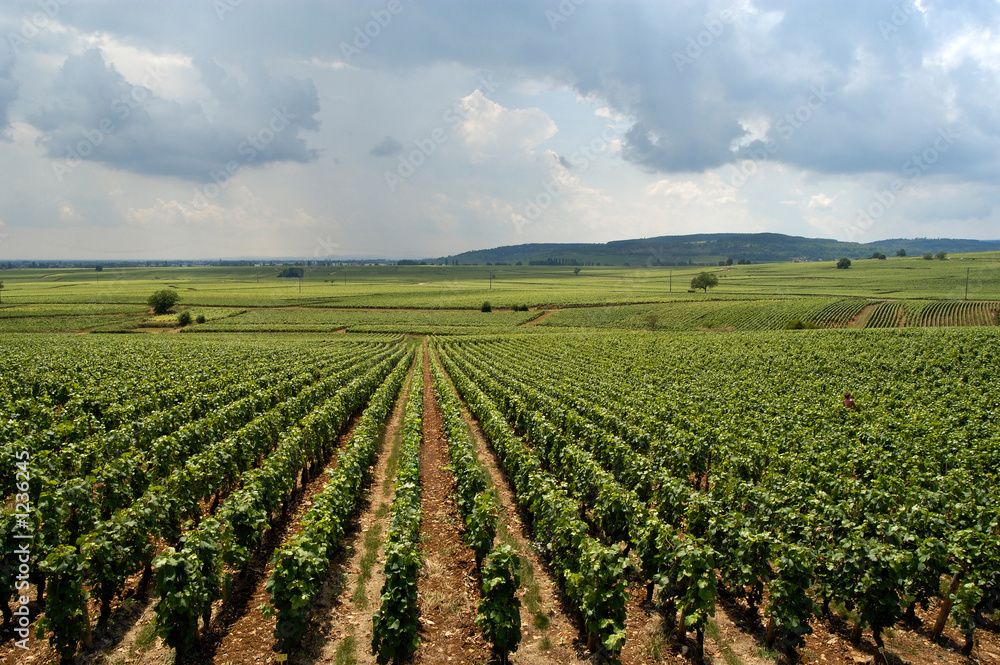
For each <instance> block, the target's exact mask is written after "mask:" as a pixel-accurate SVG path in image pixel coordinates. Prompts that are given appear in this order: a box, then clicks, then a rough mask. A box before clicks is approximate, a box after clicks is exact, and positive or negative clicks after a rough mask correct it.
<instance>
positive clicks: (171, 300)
mask: <svg viewBox="0 0 1000 665" xmlns="http://www.w3.org/2000/svg"><path fill="white" fill-rule="evenodd" d="M179 299H180V296H178V295H177V292H176V291H172V290H170V289H160V290H159V291H157V292H155V293H154V294H153V295H151V296H149V299H148V300H146V304H147V305H149V306H150V307H152V308H153V312H155V313H156V314H166V313H167V312H169V311H170V308H171V307H173V306H174V305H176V304H177V301H178V300H179Z"/></svg>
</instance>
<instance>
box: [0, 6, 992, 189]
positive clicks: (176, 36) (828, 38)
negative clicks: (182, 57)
mask: <svg viewBox="0 0 1000 665" xmlns="http://www.w3.org/2000/svg"><path fill="white" fill-rule="evenodd" d="M211 5H212V3H154V4H145V5H143V6H142V10H141V11H138V10H136V9H135V6H134V5H133V4H132V3H123V2H112V1H106V2H89V3H69V4H68V5H67V6H66V8H65V9H64V10H63V12H62V13H61V14H60V20H65V21H66V22H67V23H72V24H73V25H75V26H76V27H77V28H78V29H80V30H81V31H84V32H86V31H98V30H99V31H103V32H106V33H109V34H112V35H114V36H116V37H117V38H119V39H121V40H123V41H126V42H128V43H130V44H134V45H137V46H140V47H143V48H146V49H148V50H150V51H152V52H162V51H175V52H176V51H177V50H180V51H181V52H183V53H185V54H188V55H191V56H193V57H194V58H195V59H196V61H197V62H207V61H212V60H217V61H219V62H229V63H232V62H241V61H242V59H243V58H245V57H246V56H245V54H246V53H251V54H253V57H255V58H259V59H260V60H261V61H268V62H273V61H285V62H287V61H290V60H296V59H297V60H304V61H308V60H310V59H314V58H319V59H321V60H325V61H338V60H339V61H343V60H345V58H348V56H349V60H350V65H351V66H352V67H357V68H359V69H361V70H365V69H371V70H395V71H400V72H410V73H415V72H419V71H420V70H421V68H423V67H427V66H430V65H434V64H438V63H443V62H444V63H447V62H457V63H460V64H462V65H465V66H466V67H469V68H474V69H475V68H480V69H483V70H495V71H498V72H507V73H508V74H511V77H510V78H517V77H528V78H531V77H535V78H538V79H541V80H548V81H552V82H555V83H556V84H557V85H565V86H567V87H569V88H572V89H574V90H576V91H577V92H578V93H580V94H581V95H583V96H592V97H594V98H597V99H599V100H602V103H607V104H608V105H609V106H610V107H611V108H612V109H614V110H615V111H618V112H619V113H621V114H623V115H625V116H628V117H631V118H633V119H634V120H635V125H634V126H633V128H632V130H631V131H630V132H628V134H627V136H626V137H625V142H624V146H623V153H622V154H623V156H624V158H625V159H626V160H628V161H630V162H632V163H634V164H636V165H637V166H640V167H641V168H643V169H645V170H649V171H654V172H683V171H704V170H706V169H712V168H717V167H719V166H723V165H726V164H732V163H736V162H737V161H739V160H741V159H758V158H761V157H764V158H766V159H768V160H772V161H779V162H783V163H786V164H789V165H792V166H794V167H797V168H801V169H806V170H811V171H818V172H824V173H858V172H866V171H898V170H899V169H900V168H901V166H902V164H904V163H905V162H906V160H907V159H909V158H910V157H911V156H912V155H914V154H918V153H919V152H920V151H922V150H925V149H926V147H927V145H928V142H933V141H934V139H935V136H937V132H938V131H940V130H947V131H949V132H952V133H954V134H955V135H957V136H959V137H960V138H959V139H958V140H957V141H956V143H955V144H954V146H952V148H951V149H950V150H949V151H948V153H947V155H946V156H944V157H943V158H942V159H941V161H940V163H939V164H937V166H936V170H937V171H938V172H941V173H954V174H960V175H962V174H964V175H967V176H969V177H973V178H976V179H984V178H995V177H996V176H997V175H998V174H1000V162H998V159H1000V158H998V155H1000V118H998V113H997V111H996V104H995V100H996V99H997V98H998V97H1000V72H998V69H997V67H998V58H997V56H995V55H993V56H992V58H993V60H992V62H991V61H990V56H989V54H987V55H986V56H985V57H980V56H982V54H981V53H977V52H976V50H975V48H972V49H971V50H968V49H967V50H968V52H962V51H961V48H959V50H958V52H957V55H956V54H955V53H952V54H951V56H949V57H951V59H952V61H951V62H943V61H942V57H943V56H942V54H947V53H949V48H950V45H952V44H958V45H959V46H961V44H963V43H968V39H969V38H970V35H971V36H972V38H976V34H979V37H978V38H979V39H980V40H985V41H986V42H989V41H990V39H991V38H990V35H996V34H998V33H1000V18H998V16H1000V5H998V4H997V3H995V2H986V1H982V2H972V1H966V2H954V1H952V0H939V1H934V0H926V1H924V2H922V3H921V6H920V7H919V8H918V7H917V6H916V5H915V4H914V3H913V2H912V1H910V0H877V1H873V0H840V1H837V2H823V3H817V2H811V3H804V2H800V1H798V0H795V1H793V0H760V1H758V2H754V3H744V2H725V1H723V0H707V1H706V0H701V1H693V2H684V3H679V2H659V1H654V0H636V1H634V2H596V1H594V2H584V3H579V4H578V3H577V2H571V1H570V0H566V1H565V2H556V1H554V0H553V1H551V2H546V1H544V0H539V1H537V2H527V1H516V0H515V1H511V2H493V3H455V2H444V1H443V0H439V1H438V2H421V3H414V2H409V1H407V0H400V2H399V3H398V5H394V7H398V11H395V12H393V13H392V14H391V16H390V15H389V14H387V13H386V11H387V6H388V3H387V0H372V1H370V2H351V3H327V2H298V3H277V2H269V3H260V4H251V3H229V4H228V5H227V6H229V7H231V8H232V11H226V12H224V13H223V14H221V15H219V14H217V12H215V11H213V10H212V8H211ZM380 17H381V18H380ZM366 33H367V35H366ZM983 35H985V36H986V37H985V38H984V37H983ZM992 39H993V41H995V38H992ZM963 40H965V41H963ZM973 41H974V39H973ZM345 54H348V55H345ZM200 66H201V67H202V74H203V76H204V77H205V80H206V84H207V85H209V87H210V88H212V89H213V90H214V91H216V93H217V94H219V97H220V101H222V102H223V105H224V111H225V112H224V114H222V115H221V116H220V117H219V118H217V119H215V120H214V121H209V120H208V119H207V118H206V117H205V115H204V114H203V113H202V112H201V111H200V110H199V109H195V108H189V107H186V106H184V105H181V104H174V103H171V102H169V101H167V100H160V99H153V100H151V102H150V104H149V108H148V109H143V110H140V111H137V112H136V114H135V116H134V117H133V118H130V124H133V125H135V126H136V127H135V135H134V136H132V137H130V138H129V139H128V140H125V138H124V135H122V136H115V137H114V139H115V140H112V141H110V142H109V143H108V144H107V145H105V146H102V149H101V150H95V151H94V157H93V159H101V160H105V161H108V162H109V163H113V164H115V165H117V166H122V167H124V168H133V169H135V170H142V171H144V172H152V173H172V174H177V175H182V176H183V177H203V175H199V174H200V173H202V172H203V171H204V169H205V164H207V163H210V162H213V161H216V162H217V161H218V159H220V158H226V157H225V155H226V154H227V153H232V151H233V146H234V144H233V141H234V140H235V141H236V144H238V143H239V142H240V141H241V140H242V136H243V135H245V133H247V132H252V131H254V128H255V127H259V126H260V125H261V123H262V122H266V120H267V118H268V117H269V113H270V112H271V109H272V108H274V107H276V106H277V107H278V108H280V107H281V105H284V104H288V105H290V106H291V105H292V104H299V105H300V106H301V107H302V112H301V113H299V114H298V115H299V119H298V121H299V122H301V123H302V124H301V125H300V126H297V127H294V128H293V130H294V131H289V132H287V133H284V134H283V135H282V137H281V141H280V142H278V141H276V143H275V145H273V146H271V150H272V154H271V155H270V156H269V159H292V160H297V161H302V160H305V159H309V158H310V157H311V154H310V153H309V152H308V150H307V149H306V147H305V145H304V143H303V142H302V141H301V139H300V138H299V137H298V130H299V129H309V128H311V127H310V123H314V122H315V121H313V120H312V115H313V113H315V110H316V109H318V101H317V98H316V95H315V91H314V90H312V88H311V85H309V84H308V82H301V81H296V80H294V79H290V78H287V77H286V78H285V79H275V78H270V77H268V76H263V77H261V78H259V79H257V80H251V81H249V82H248V83H247V84H246V88H245V89H240V88H239V86H237V85H236V84H235V83H233V82H232V81H228V79H225V78H224V77H223V79H222V80H216V78H218V77H216V78H213V75H212V72H211V71H210V70H211V66H210V65H207V64H202V65H200ZM103 69H107V68H106V67H104V68H103ZM90 70H91V71H90V72H89V73H90V75H91V76H92V77H93V78H95V79H101V78H102V77H106V76H108V74H107V72H102V71H100V70H101V67H98V66H97V64H96V63H91V67H90ZM220 76H221V75H220ZM501 78H502V76H501ZM0 80H2V79H0ZM223 81H228V83H223ZM95 82H100V81H99V80H98V81H95ZM62 85H63V86H64V88H65V90H66V92H67V93H70V94H73V95H76V96H78V97H82V98H83V99H82V100H81V101H83V102H85V105H86V104H89V105H91V106H93V105H94V104H97V105H98V106H99V105H100V104H103V105H104V106H106V105H107V102H108V100H107V98H106V97H105V98H103V99H102V98H98V97H95V96H94V95H87V94H86V91H85V90H80V89H78V88H79V86H74V85H73V83H72V82H70V81H63V82H62ZM123 86H124V84H122V83H121V82H119V83H118V85H117V87H115V86H112V88H113V89H112V90H110V92H111V93H112V94H118V93H121V92H122V88H123ZM231 88H236V89H235V90H233V92H234V93H235V96H236V98H237V101H233V102H231V103H228V104H227V103H226V101H227V98H226V93H228V92H229V91H230V89H231ZM817 90H819V91H820V92H821V94H817V93H816V91H817ZM0 94H2V93H0ZM0 99H2V97H0ZM0 103H2V102H0ZM245 110H249V113H245V112H244V111H245ZM74 111H75V110H74V109H69V110H68V111H66V110H59V109H56V108H52V105H50V106H49V107H47V108H46V109H45V110H44V111H43V112H40V113H39V114H36V118H37V119H38V122H39V123H41V124H45V125H47V126H50V127H51V128H52V129H50V130H47V131H50V132H51V135H49V136H47V137H46V139H45V141H46V146H47V147H48V148H49V150H50V154H53V156H60V152H59V151H60V150H61V149H62V148H63V147H64V144H65V143H66V142H70V143H71V142H72V140H74V139H76V138H77V137H78V136H79V132H80V130H81V128H85V127H86V126H87V125H86V124H85V123H84V122H82V119H81V118H79V117H77V116H78V115H79V114H78V113H75V112H74ZM105 112H106V110H104V109H101V111H100V113H105ZM91 120H92V118H91ZM761 120H763V121H764V124H763V125H762V126H763V127H765V131H764V134H763V135H759V134H754V133H753V131H752V130H751V128H750V127H748V125H747V123H748V122H749V123H750V124H751V125H752V123H753V122H754V121H761ZM46 121H49V122H46ZM64 123H68V125H67V124H64ZM234 128H238V131H236V130H235V129H234ZM154 130H155V131H154ZM119 139H121V140H119ZM147 144H148V148H149V149H144V147H147ZM129 146H131V149H129ZM387 147H388V146H386V147H380V146H376V147H375V148H374V149H373V151H372V154H379V153H380V152H381V150H383V149H387Z"/></svg>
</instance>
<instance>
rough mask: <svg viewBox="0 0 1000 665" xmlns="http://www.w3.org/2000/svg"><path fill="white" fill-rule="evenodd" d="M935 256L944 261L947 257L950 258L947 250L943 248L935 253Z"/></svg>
mask: <svg viewBox="0 0 1000 665" xmlns="http://www.w3.org/2000/svg"><path fill="white" fill-rule="evenodd" d="M934 258H935V259H937V260H939V261H944V260H945V259H947V258H948V253H947V252H945V251H944V250H941V251H940V252H938V253H937V254H935V255H934Z"/></svg>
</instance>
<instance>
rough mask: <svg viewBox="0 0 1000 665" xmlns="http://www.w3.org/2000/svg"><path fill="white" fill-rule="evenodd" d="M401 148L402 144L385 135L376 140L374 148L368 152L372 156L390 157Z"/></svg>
mask: <svg viewBox="0 0 1000 665" xmlns="http://www.w3.org/2000/svg"><path fill="white" fill-rule="evenodd" d="M402 149H403V144H402V143H400V142H399V141H397V140H396V139H394V138H392V137H391V136H386V137H385V138H384V139H382V140H381V141H379V142H378V144H376V146H375V147H374V148H372V149H371V150H370V151H369V153H368V154H370V155H372V156H373V157H391V156H392V155H395V154H396V153H397V152H399V151H400V150H402Z"/></svg>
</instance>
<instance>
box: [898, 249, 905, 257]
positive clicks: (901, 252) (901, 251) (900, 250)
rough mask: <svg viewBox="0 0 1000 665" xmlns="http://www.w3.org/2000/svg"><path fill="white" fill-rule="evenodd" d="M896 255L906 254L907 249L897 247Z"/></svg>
mask: <svg viewBox="0 0 1000 665" xmlns="http://www.w3.org/2000/svg"><path fill="white" fill-rule="evenodd" d="M896 256H906V250H905V249H897V250H896Z"/></svg>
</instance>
